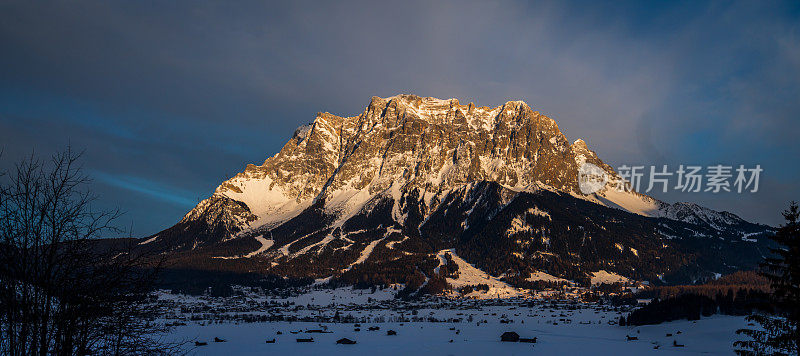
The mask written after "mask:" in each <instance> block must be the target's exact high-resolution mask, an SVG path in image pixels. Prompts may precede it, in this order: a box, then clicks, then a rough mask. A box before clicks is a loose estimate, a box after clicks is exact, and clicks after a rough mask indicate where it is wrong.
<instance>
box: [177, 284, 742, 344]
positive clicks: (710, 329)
mask: <svg viewBox="0 0 800 356" xmlns="http://www.w3.org/2000/svg"><path fill="white" fill-rule="evenodd" d="M388 296H390V293H382V292H381V291H378V292H377V293H375V294H369V293H364V294H361V293H359V294H352V295H350V296H343V295H342V294H341V293H335V292H329V291H315V292H313V293H309V294H305V295H301V296H296V297H290V298H284V299H280V298H274V297H262V298H261V299H258V298H252V297H247V298H243V297H235V298H234V299H231V298H224V299H222V298H206V297H200V298H192V297H185V296H173V295H165V296H162V300H166V301H169V303H172V304H170V305H172V306H173V307H178V306H180V307H181V308H182V312H181V313H177V312H176V313H172V314H171V316H170V317H168V319H171V320H172V321H173V322H174V321H176V320H182V322H181V324H186V325H179V326H176V327H175V328H174V330H173V331H172V333H171V334H170V335H169V336H168V339H169V340H172V341H185V342H186V344H185V350H186V351H188V353H189V354H196V355H256V354H265V353H278V354H292V355H319V354H326V355H338V354H362V353H369V352H378V353H380V354H382V355H408V354H411V353H414V354H418V355H492V354H496V355H523V354H532V353H536V354H545V355H569V354H570V353H572V354H575V355H586V354H597V355H612V354H613V355H639V354H698V353H702V354H715V355H730V354H733V350H732V343H733V341H734V340H735V339H736V335H735V331H736V329H739V328H742V327H744V326H745V325H746V323H745V321H744V318H743V317H732V316H713V317H710V318H704V319H702V320H700V321H696V322H691V321H676V322H670V323H663V324H660V325H648V326H640V327H620V326H618V325H615V324H616V323H615V321H616V320H617V319H618V318H619V316H620V315H623V313H626V311H625V310H620V309H617V308H612V307H607V306H603V305H598V304H589V303H575V302H553V301H541V300H540V301H530V300H527V301H522V300H506V301H499V300H498V301H493V302H487V301H482V302H479V303H478V302H469V301H451V302H444V303H442V302H428V304H427V305H425V304H419V305H411V306H410V305H408V304H407V303H401V302H397V301H393V300H391V299H389V298H387V297H388ZM237 298H238V299H237ZM368 298H372V299H371V303H370V302H369V300H368ZM221 300H224V302H221ZM292 302H293V304H292ZM275 303H283V304H281V306H276V304H275ZM267 304H269V307H266V305H267ZM248 305H249V307H248ZM258 305H260V306H262V307H257V306H258ZM254 306H256V307H254ZM259 309H262V311H258V310H259ZM415 310H416V312H415ZM244 312H246V314H243V313H244ZM337 312H338V315H339V317H340V319H339V320H344V319H342V318H344V317H347V320H348V321H349V322H341V321H338V322H334V321H328V322H324V321H323V322H319V321H320V319H318V320H315V321H313V322H310V321H256V322H245V321H243V320H241V319H240V318H239V317H238V316H237V315H239V316H241V315H261V316H267V315H271V316H280V317H282V318H287V317H289V318H293V317H296V318H297V319H303V318H305V320H308V319H309V318H321V320H324V319H325V318H330V317H332V316H333V315H335V314H334V313H337ZM219 315H225V316H226V318H227V319H223V320H220V319H218V318H217V317H218V316H219ZM214 319H216V320H214ZM429 320H433V321H429ZM370 327H379V328H380V329H379V330H374V331H369V330H368V328H370ZM357 328H358V329H360V331H356V329H357ZM389 330H393V331H396V332H397V334H396V335H387V331H389ZM308 331H311V332H308ZM506 331H514V332H516V333H518V334H519V335H520V337H522V338H534V337H536V338H537V342H536V343H535V344H531V343H522V342H501V341H500V335H501V334H502V333H503V332H506ZM279 332H280V334H278V333H279ZM667 334H672V335H671V336H667ZM628 336H631V337H636V338H637V340H630V341H629V340H628ZM214 338H220V339H224V340H226V341H225V342H214ZM298 338H313V342H303V343H300V342H297V339H298ZM340 338H349V339H351V340H355V341H356V342H357V344H355V345H337V344H336V340H338V339H340ZM272 339H274V340H275V342H274V343H267V342H266V341H267V340H272ZM451 340H452V341H451ZM195 341H201V342H207V343H208V345H205V346H199V347H198V346H195V343H194V342H195ZM674 343H677V344H679V345H685V346H683V347H676V346H673V344H674Z"/></svg>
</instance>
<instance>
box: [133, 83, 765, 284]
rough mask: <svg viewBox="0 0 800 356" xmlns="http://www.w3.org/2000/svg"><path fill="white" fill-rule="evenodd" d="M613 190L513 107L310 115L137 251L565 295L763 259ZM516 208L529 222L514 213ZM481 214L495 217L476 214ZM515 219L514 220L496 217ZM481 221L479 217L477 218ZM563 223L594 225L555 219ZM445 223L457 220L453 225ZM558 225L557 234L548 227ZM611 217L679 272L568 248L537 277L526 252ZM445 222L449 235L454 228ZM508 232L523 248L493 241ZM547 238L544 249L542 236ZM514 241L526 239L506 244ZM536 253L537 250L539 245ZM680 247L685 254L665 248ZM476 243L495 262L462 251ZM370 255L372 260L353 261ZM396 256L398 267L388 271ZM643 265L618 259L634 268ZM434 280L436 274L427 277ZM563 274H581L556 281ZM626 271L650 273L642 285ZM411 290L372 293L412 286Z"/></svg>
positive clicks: (728, 237)
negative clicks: (584, 186) (369, 269)
mask: <svg viewBox="0 0 800 356" xmlns="http://www.w3.org/2000/svg"><path fill="white" fill-rule="evenodd" d="M584 163H592V164H594V165H596V166H598V167H600V168H601V169H603V170H604V171H605V173H606V174H607V176H608V177H609V181H608V183H607V184H606V186H605V187H603V188H602V189H600V190H599V191H597V192H596V193H593V194H589V195H587V194H583V193H582V192H581V191H580V189H579V187H578V169H579V167H580V166H581V165H583V164H584ZM621 181H622V179H621V178H620V177H619V175H618V174H617V173H616V172H615V171H614V170H613V168H612V167H610V166H609V165H607V164H605V163H604V162H603V161H602V160H601V159H600V158H599V157H598V156H597V154H596V153H595V152H594V151H592V150H591V149H589V146H588V145H587V144H586V142H585V141H584V140H583V139H578V140H575V141H574V142H573V143H572V144H570V143H569V142H568V141H567V139H566V136H565V135H564V134H563V133H562V132H561V131H560V130H559V128H558V125H557V124H556V122H555V121H554V120H552V119H551V118H549V117H547V116H545V115H542V114H540V113H539V112H536V111H533V109H531V108H530V107H529V106H528V105H527V104H526V103H524V102H521V101H509V102H506V103H505V104H503V105H500V106H497V107H495V108H489V107H476V106H475V105H474V104H473V103H469V104H467V105H461V104H460V103H459V102H458V100H457V99H449V100H441V99H435V98H421V97H418V96H414V95H397V96H393V97H389V98H379V97H373V98H372V99H371V100H370V103H369V104H368V105H367V106H366V107H365V109H364V111H363V112H362V113H361V114H359V115H357V116H353V117H340V116H336V115H333V114H330V113H318V114H317V115H316V118H315V120H314V122H312V123H310V124H308V125H303V126H301V127H299V128H298V129H297V130H296V131H295V132H294V134H293V135H292V137H291V138H290V139H289V140H288V141H287V143H286V144H285V145H284V146H283V148H282V149H281V150H280V151H279V152H278V153H276V154H275V155H274V156H272V157H269V158H267V159H266V160H265V161H264V163H263V164H261V165H259V166H256V165H252V164H250V165H247V167H246V168H245V170H244V171H243V172H241V173H239V174H237V175H236V176H234V177H233V178H231V179H229V180H226V181H225V182H223V183H222V184H220V186H219V187H218V188H217V189H216V190H215V192H214V193H213V194H212V196H211V197H209V198H207V199H205V200H203V201H202V202H200V203H199V204H198V205H197V206H196V207H195V208H193V209H192V210H191V211H190V212H189V213H187V214H186V215H185V216H184V217H183V218H182V219H181V220H180V221H179V222H178V224H176V225H175V226H173V227H171V228H169V229H167V230H164V231H162V232H160V233H159V234H156V235H153V236H151V237H148V238H146V239H143V240H142V241H141V242H140V244H141V245H142V246H148V247H154V248H156V249H159V250H162V251H165V253H168V254H172V255H173V256H175V257H176V260H177V261H183V262H178V263H188V262H187V261H189V260H197V259H202V260H204V262H202V263H199V264H201V265H203V266H206V267H207V268H211V269H213V268H226V267H225V266H224V265H227V266H230V265H234V266H237V267H236V268H246V269H249V270H257V271H262V272H266V271H269V272H277V273H279V274H283V275H293V273H295V272H296V271H297V270H307V271H310V272H308V273H305V272H304V273H301V276H310V277H314V278H329V279H330V278H342V279H345V280H346V279H347V278H346V275H347V274H348V273H350V274H352V273H354V272H351V271H353V270H354V269H356V270H358V268H354V266H358V265H364V264H365V263H372V262H373V260H374V261H375V262H376V263H378V264H379V265H380V268H389V267H388V266H391V265H392V264H393V263H394V261H397V260H405V259H409V261H406V262H408V263H410V264H411V265H415V266H417V268H416V269H415V272H416V271H422V272H420V273H422V274H423V275H424V279H425V280H429V279H430V278H432V277H433V276H435V275H437V272H434V269H436V271H438V269H437V268H438V267H439V265H438V264H436V263H437V262H436V261H438V258H437V257H436V256H438V252H439V251H440V250H446V249H454V251H455V252H454V253H458V255H457V256H460V257H463V258H464V259H465V260H466V261H468V262H469V263H474V264H476V266H481V267H482V268H483V269H484V270H487V269H488V270H489V271H491V272H494V273H496V272H500V269H502V268H505V269H507V270H508V271H505V272H503V273H505V274H506V275H508V276H511V277H510V278H511V279H514V278H516V279H517V280H524V279H526V278H529V277H528V276H524V275H525V274H530V275H533V274H534V273H540V272H542V273H544V272H547V273H550V274H551V275H554V276H557V277H559V278H560V277H570V278H573V279H575V278H579V277H580V276H587V275H589V274H590V273H591V272H592V271H589V270H588V269H594V268H598V269H600V268H603V269H608V270H612V271H616V273H620V274H623V275H624V274H627V275H628V276H630V275H632V274H633V275H636V276H637V277H638V278H639V279H640V280H652V281H656V280H663V279H664V277H663V275H665V273H666V274H669V273H673V274H675V275H676V276H677V275H681V274H685V275H686V276H682V277H676V278H684V277H686V278H694V277H697V276H699V275H703V274H705V275H708V274H710V273H716V272H718V271H710V270H709V268H711V267H708V266H700V265H699V264H698V263H697V260H692V258H690V257H687V256H694V255H697V252H693V251H678V250H680V249H677V247H676V246H671V245H670V244H675V245H678V244H684V245H689V246H691V245H693V243H694V242H696V241H695V240H700V239H706V240H708V239H721V240H723V241H727V243H728V244H727V245H725V246H723V247H720V248H722V249H733V250H737V249H738V245H736V244H737V243H739V242H741V243H753V244H759V246H761V245H763V243H764V242H763V241H762V240H763V238H762V237H763V236H766V235H768V234H769V233H770V231H771V228H769V227H767V226H764V225H759V224H752V223H749V222H746V221H744V220H743V219H741V218H739V217H738V216H735V215H734V214H731V213H727V212H724V213H720V212H715V211H713V210H710V209H707V208H703V207H700V206H698V205H696V204H685V203H676V204H668V203H665V202H662V201H659V200H657V199H655V198H652V197H649V196H647V195H644V194H640V193H637V192H633V191H631V192H619V191H617V190H616V189H614V188H613V187H614V186H616V185H618V184H620V183H621ZM473 198H474V199H473ZM517 199H519V200H520V201H523V200H524V201H527V202H528V205H533V206H527V207H526V206H523V205H524V204H523V205H520V206H517V205H518V204H519V203H516V201H517ZM542 201H544V202H542ZM578 201H582V202H584V203H579V202H578ZM536 202H539V203H538V204H540V205H543V206H544V205H547V206H548V207H549V208H548V209H549V210H543V209H542V208H540V207H538V206H536V204H537V203H536ZM471 204H472V205H471ZM475 204H477V205H475ZM587 204H589V205H587ZM595 205H596V206H598V207H602V208H604V209H609V208H610V209H617V210H620V211H621V215H620V213H615V212H609V211H608V210H603V209H599V210H598V209H597V208H594V206H595ZM467 206H469V208H466V207H467ZM489 206H491V207H492V208H491V209H488V210H487V207H489ZM574 206H581V207H582V209H583V211H582V210H575V209H574ZM443 209H444V210H443ZM450 209H452V210H450ZM512 210H513V214H517V215H515V216H505V215H504V214H511V211H512ZM529 210H530V211H533V212H534V213H528V211H529ZM476 211H479V212H481V213H480V214H476V215H475V216H473V215H472V214H473V213H475V212H476ZM564 211H570V212H571V213H572V214H575V215H577V216H581V215H585V216H583V217H584V218H587V219H588V220H589V221H591V220H592V219H595V220H597V221H594V222H591V223H590V222H588V221H587V220H580V219H576V218H575V217H568V216H563V215H564ZM454 212H461V213H462V215H458V216H456V215H452V214H453V213H454ZM467 212H469V213H468V214H467ZM535 212H538V213H535ZM586 212H591V214H588V213H586ZM464 214H466V215H464ZM531 214H533V215H531ZM537 214H538V215H537ZM543 214H547V216H548V217H550V220H546V219H545V218H544V216H545V215H543ZM592 214H595V215H592ZM630 214H634V215H637V216H639V217H641V218H637V217H633V216H628V215H630ZM529 215H530V216H529ZM553 216H562V217H561V219H564V220H565V221H563V222H559V220H558V219H557V220H556V222H555V223H554V221H553ZM611 216H613V219H616V220H619V221H627V222H629V223H631V224H633V225H636V226H639V230H636V232H635V233H634V235H637V236H638V235H641V236H638V237H637V238H640V239H651V240H658V241H661V245H669V246H670V248H673V249H675V251H676V252H665V253H666V254H671V255H670V256H669V258H670V259H672V258H673V257H674V259H675V262H674V263H673V264H674V266H672V265H670V266H665V268H669V269H672V270H671V271H666V272H665V273H656V272H657V271H655V270H653V269H652V268H646V267H643V264H644V263H645V262H643V261H640V262H637V263H633V262H631V266H630V267H631V268H632V270H623V269H620V268H619V264H623V262H620V261H616V260H614V261H612V260H611V259H610V260H609V261H606V262H603V263H601V262H599V261H600V260H602V259H598V258H596V257H598V256H594V255H595V254H596V253H598V252H596V251H595V252H592V251H583V250H582V249H581V248H582V247H577V246H567V247H564V248H561V249H562V250H563V251H561V252H560V253H559V254H558V256H555V255H554V256H555V257H548V259H549V262H548V263H539V262H537V261H538V260H537V259H540V257H536V256H539V255H537V254H536V252H538V253H539V254H540V255H541V254H542V253H551V254H553V252H552V251H550V250H549V249H552V248H553V247H552V244H553V243H554V242H556V241H554V239H556V238H558V239H563V240H564V241H571V240H572V239H574V238H576V236H573V235H574V230H571V229H573V228H574V229H579V230H580V229H589V226H590V225H586V224H593V225H591V226H594V225H597V226H599V227H597V229H598V232H597V233H598V234H600V235H604V234H605V233H601V232H599V231H602V230H609V229H611V230H614V229H618V231H616V232H615V233H622V231H628V230H629V228H628V227H626V226H622V225H620V226H617V225H618V224H617V223H615V222H613V221H611V220H609V221H605V222H603V223H602V224H599V225H598V221H599V220H602V219H606V218H608V217H611ZM515 219H516V220H515ZM640 219H645V220H640ZM633 221H635V222H636V223H632V222H633ZM455 222H460V225H458V224H457V225H453V224H454V223H455ZM514 224H517V225H518V226H517V227H518V228H520V229H523V230H521V231H522V232H518V231H517V232H514V233H513V234H511V235H509V234H505V233H504V234H500V233H499V232H498V231H499V230H502V229H506V230H508V229H510V227H509V226H512V225H514ZM558 224H561V225H558ZM687 224H688V225H691V227H692V228H688V227H686V225H687ZM436 226H438V227H437V228H434V227H436ZM445 227H446V228H445ZM484 228H485V229H489V230H490V231H483V232H481V234H483V235H481V236H477V235H476V234H477V232H476V231H477V230H480V229H484ZM592 229H593V228H592ZM660 229H661V230H664V231H661V230H660ZM494 230H498V231H494ZM590 230H591V229H590ZM481 231H482V230H481ZM554 231H557V232H555V235H554V236H548V237H545V236H544V235H547V234H553V233H554ZM689 231H691V232H689ZM520 233H521V234H523V235H521V236H519V238H516V237H517V235H519V234H520ZM627 233H630V232H627ZM484 235H487V236H488V235H493V236H495V239H496V240H497V241H493V240H487V241H484V240H485V237H484ZM512 235H513V238H512ZM266 236H269V239H267V237H266ZM545 238H546V239H547V241H548V243H547V244H544V243H543V242H542V241H544V240H545ZM586 238H587V236H586V235H584V236H583V240H582V242H577V240H576V242H574V243H578V244H580V245H581V246H586V245H593V248H595V249H596V250H600V249H602V250H606V247H608V246H602V248H601V246H600V245H597V243H596V242H587V241H586ZM589 238H590V239H591V238H592V237H591V236H590V237H589ZM619 238H621V239H622V240H625V241H627V242H626V243H629V244H642V246H645V249H644V250H642V249H641V248H638V249H634V250H632V251H642V252H644V251H650V250H652V251H655V250H658V248H657V246H656V244H652V243H650V242H647V241H639V242H636V241H633V240H631V241H628V239H627V237H625V238H623V237H614V236H608V237H607V238H606V237H603V238H601V239H600V240H603V239H607V240H608V241H606V242H604V243H605V244H610V245H609V246H613V247H614V248H616V249H617V250H620V248H618V247H616V246H617V245H619V244H620V243H618V242H614V243H612V241H615V240H616V239H619ZM685 239H694V240H692V241H689V240H687V241H685V242H675V241H678V240H680V241H683V240H685ZM737 239H738V240H737ZM534 240H537V241H536V242H534ZM662 240H663V241H662ZM750 240H752V241H750ZM264 241H269V242H264ZM476 241H482V242H480V243H481V244H483V245H481V246H484V245H485V246H491V248H490V249H489V250H481V251H468V250H466V249H467V247H466V246H470V244H475V243H477V242H476ZM620 241H621V240H620ZM664 241H666V242H664ZM499 242H502V243H501V244H500V245H497V244H498V243H499ZM390 243H391V245H389V244H390ZM615 243H616V244H617V245H614V244H615ZM714 243H716V242H707V243H706V245H713V244H714ZM267 245H268V246H267ZM651 245H652V246H651ZM728 245H730V246H728ZM387 246H390V247H387ZM734 246H736V247H737V248H734ZM474 248H475V249H480V247H474ZM367 249H368V250H369V253H366V255H364V253H365V251H367ZM393 250H402V252H401V253H400V254H399V255H398V254H397V251H393ZM254 251H259V252H257V253H256V252H254ZM375 251H377V253H376V252H375ZM671 251H672V250H671ZM504 253H505V254H514V253H516V254H518V255H519V256H523V257H520V259H521V260H522V261H521V262H518V263H517V262H509V263H505V262H503V263H499V262H498V263H496V264H497V265H502V266H504V267H498V266H490V264H489V263H488V262H487V261H488V260H487V257H486V256H494V257H492V258H494V259H495V260H497V259H500V260H503V261H505V260H506V259H507V258H504V257H502V255H503V254H504ZM608 253H610V254H615V253H616V252H613V250H612V251H611V252H608ZM640 253H641V252H636V253H635V255H632V256H627V257H625V256H623V257H624V258H626V259H628V258H639V259H643V258H642V257H639V255H640ZM654 253H655V252H654ZM481 254H483V255H484V256H483V257H481V256H480V255H481ZM570 254H577V255H578V256H579V258H577V259H574V258H572V257H569V255H570ZM401 255H402V256H401ZM237 256H248V257H237ZM326 256H327V257H326ZM404 256H406V257H404ZM407 256H414V257H413V258H412V257H407ZM590 256H593V257H590ZM698 256H699V255H698ZM663 257H664V258H667V257H668V256H666V255H664V256H663ZM751 257H753V258H755V257H754V256H751ZM298 258H300V259H298ZM321 259H323V260H324V259H327V260H325V261H320V260H321ZM238 260H242V261H238ZM221 261H224V262H221ZM298 261H299V262H298ZM482 261H483V262H482ZM591 261H594V262H591ZM195 262H196V261H195ZM195 262H192V263H194V264H198V263H195ZM718 262H720V263H716V264H715V266H719V268H724V267H725V262H724V261H718ZM215 263H217V264H218V265H219V266H216V265H215ZM303 263H304V264H305V265H303ZM625 263H627V262H625ZM650 263H655V262H653V261H650ZM433 264H436V266H434V267H431V268H428V267H430V266H431V265H433ZM562 264H563V265H564V266H562ZM568 264H572V265H574V266H579V267H575V268H567V267H565V266H566V265H568ZM517 265H518V266H517ZM584 265H585V266H584ZM634 265H635V266H636V267H634ZM220 266H221V267H220ZM241 266H246V267H241ZM420 266H422V267H420ZM626 268H627V267H626ZM636 268H639V269H645V270H648V272H646V273H644V272H643V273H639V272H636ZM714 268H717V267H714ZM401 269H402V268H401ZM677 270H681V272H678V271H677ZM509 271H511V272H509ZM487 272H488V271H487ZM414 274H416V273H412V275H414ZM387 275H388V272H387ZM658 275H661V276H660V277H658ZM408 278H410V277H408V276H405V277H404V276H400V275H396V276H394V277H391V278H388V277H387V278H383V277H382V278H381V279H386V281H390V282H398V281H399V282H404V283H407V282H409V281H408V280H407V279H408Z"/></svg>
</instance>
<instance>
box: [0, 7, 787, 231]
mask: <svg viewBox="0 0 800 356" xmlns="http://www.w3.org/2000/svg"><path fill="white" fill-rule="evenodd" d="M598 3H599V2H563V1H556V2H540V3H539V2H537V3H528V2H494V1H492V2H488V1H477V2H443V1H420V2H414V1H392V2H386V3H383V4H382V3H381V2H375V1H365V2H338V1H330V2H302V1H293V2H252V3H250V2H239V1H237V2H225V1H220V2H188V1H187V2H148V1H131V2H117V1H97V2H91V1H85V2H79V3H75V2H55V3H40V2H29V1H0V146H1V148H2V150H3V151H4V154H3V156H2V158H0V168H8V167H9V166H10V165H11V164H12V163H13V162H14V161H15V160H17V159H19V158H20V157H22V156H25V155H28V154H30V153H31V152H36V153H37V154H41V155H49V154H51V153H53V152H55V151H58V150H61V149H63V148H64V147H66V146H67V145H72V146H73V147H75V148H79V149H82V150H85V157H84V165H85V168H86V170H87V171H88V173H90V174H91V175H92V176H93V177H94V179H95V181H94V189H95V190H96V191H97V193H98V194H100V201H99V202H98V204H100V205H101V206H103V207H112V206H118V207H121V208H122V209H123V210H125V211H127V214H126V215H125V218H124V219H123V221H122V223H123V225H126V226H132V227H133V234H134V235H135V236H144V235H148V234H151V233H155V232H157V231H159V230H160V229H162V228H166V227H167V226H169V225H171V224H172V223H174V222H176V221H177V220H178V219H179V218H180V217H181V216H182V215H183V214H184V213H185V212H186V211H188V210H189V209H190V208H191V207H192V206H193V205H194V204H196V203H197V202H198V201H199V200H200V199H202V198H205V197H207V196H208V195H210V194H211V192H213V190H214V188H215V187H216V186H217V185H218V184H219V183H220V182H221V181H222V180H223V179H225V178H227V177H230V176H232V175H234V174H235V173H237V172H239V171H241V170H242V169H243V168H244V166H245V165H246V164H247V163H261V162H263V161H264V159H265V158H267V157H268V156H271V155H273V154H274V153H276V152H277V151H278V150H279V149H280V147H281V146H282V145H283V144H284V143H285V142H286V140H287V139H288V138H289V136H290V135H291V133H292V132H293V131H294V129H295V128H296V127H297V126H299V125H301V124H304V123H307V122H309V121H312V120H313V118H314V114H315V113H316V112H318V111H328V112H332V113H335V114H339V115H347V116H352V115H356V114H358V113H360V112H361V111H362V110H363V108H364V107H365V106H366V105H367V103H368V102H369V98H370V97H371V96H373V95H377V96H384V97H385V96H391V95H394V94H398V93H413V94H417V95H421V96H434V97H439V98H451V97H455V98H458V99H459V100H460V101H461V102H462V103H466V102H469V101H474V102H476V103H477V104H478V105H489V106H496V105H501V104H502V103H504V102H505V101H507V100H517V99H519V100H525V101H526V102H527V103H528V104H529V105H531V107H533V108H534V109H535V110H539V111H542V112H544V113H546V114H548V115H550V116H551V117H553V118H554V119H555V120H556V121H557V122H558V124H559V126H560V128H561V129H562V131H563V132H564V133H565V134H566V135H567V138H568V139H570V140H574V139H577V138H584V139H585V140H586V141H587V142H588V144H589V146H590V147H591V148H592V149H594V150H595V151H597V152H598V154H599V155H600V157H601V158H603V159H604V160H605V161H606V162H608V163H610V164H611V165H612V166H614V167H618V166H620V165H622V164H628V165H631V164H671V165H675V164H680V163H683V164H700V165H709V164H718V163H723V164H728V165H738V164H745V165H748V166H753V165H755V164H761V166H762V167H763V168H764V172H763V173H762V175H761V190H760V191H759V192H758V193H754V194H743V195H740V194H733V193H727V194H717V195H712V194H668V195H664V194H655V195H656V196H657V197H659V198H663V199H665V200H667V201H670V202H672V201H678V200H680V201H687V200H688V201H695V202H698V203H701V204H703V205H706V206H708V207H711V208H714V209H718V210H729V211H732V212H734V213H736V214H739V215H741V216H742V217H744V218H746V219H750V220H754V221H757V222H763V223H769V224H777V223H778V222H779V221H780V219H779V217H780V216H779V212H780V210H782V209H783V208H784V207H785V206H786V205H787V203H788V201H789V200H792V199H800V187H798V178H800V168H798V161H799V160H798V158H800V155H798V150H799V149H800V144H798V140H797V138H798V136H800V3H798V2H796V1H789V2H779V1H763V2H762V1H754V2H742V3H730V2H711V3H703V2H699V1H689V2H683V3H681V2H672V1H666V2H656V3H650V4H644V3H639V2H630V3H624V2H610V4H607V5H603V4H598Z"/></svg>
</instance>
